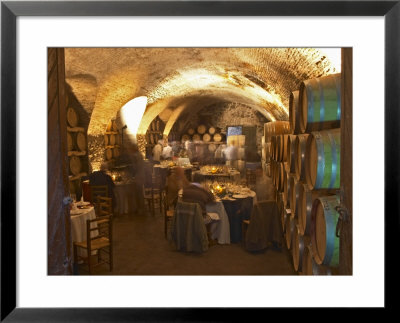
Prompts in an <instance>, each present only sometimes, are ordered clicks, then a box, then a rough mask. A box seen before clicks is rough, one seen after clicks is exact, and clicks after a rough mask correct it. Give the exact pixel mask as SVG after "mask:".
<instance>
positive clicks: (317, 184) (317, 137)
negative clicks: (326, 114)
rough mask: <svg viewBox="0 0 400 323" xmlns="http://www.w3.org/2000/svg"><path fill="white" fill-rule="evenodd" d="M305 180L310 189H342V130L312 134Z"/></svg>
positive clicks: (309, 139) (307, 149) (309, 138)
mask: <svg viewBox="0 0 400 323" xmlns="http://www.w3.org/2000/svg"><path fill="white" fill-rule="evenodd" d="M306 154H307V163H306V165H305V179H306V182H307V185H308V187H309V188H310V189H322V188H339V187H340V129H331V130H325V131H319V132H312V133H311V134H310V136H309V137H308V139H307V146H306Z"/></svg>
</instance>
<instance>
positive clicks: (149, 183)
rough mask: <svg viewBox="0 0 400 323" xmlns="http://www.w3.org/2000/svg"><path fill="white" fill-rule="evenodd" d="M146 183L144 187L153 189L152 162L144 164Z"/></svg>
mask: <svg viewBox="0 0 400 323" xmlns="http://www.w3.org/2000/svg"><path fill="white" fill-rule="evenodd" d="M143 171H144V181H143V185H144V187H146V188H150V187H153V164H152V163H150V162H144V166H143Z"/></svg>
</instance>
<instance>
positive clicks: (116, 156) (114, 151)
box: [112, 147, 120, 159]
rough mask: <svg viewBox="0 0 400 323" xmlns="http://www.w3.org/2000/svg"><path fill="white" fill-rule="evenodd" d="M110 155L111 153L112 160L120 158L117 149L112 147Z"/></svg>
mask: <svg viewBox="0 0 400 323" xmlns="http://www.w3.org/2000/svg"><path fill="white" fill-rule="evenodd" d="M112 153H113V158H115V159H117V158H118V157H119V156H120V150H119V147H114V149H113V150H112Z"/></svg>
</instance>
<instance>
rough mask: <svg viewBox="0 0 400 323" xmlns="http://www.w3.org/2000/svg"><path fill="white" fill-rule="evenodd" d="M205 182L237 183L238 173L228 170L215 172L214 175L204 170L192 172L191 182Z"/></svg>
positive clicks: (238, 179)
mask: <svg viewBox="0 0 400 323" xmlns="http://www.w3.org/2000/svg"><path fill="white" fill-rule="evenodd" d="M206 180H211V181H221V180H222V181H232V182H239V181H240V172H239V171H237V170H230V171H227V172H216V173H212V172H207V171H204V170H198V171H195V172H193V182H196V183H202V182H204V181H206Z"/></svg>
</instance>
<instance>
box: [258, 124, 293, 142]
mask: <svg viewBox="0 0 400 323" xmlns="http://www.w3.org/2000/svg"><path fill="white" fill-rule="evenodd" d="M289 133H290V123H289V121H271V122H267V123H264V137H265V141H266V142H269V140H270V138H271V137H272V136H276V135H281V134H289Z"/></svg>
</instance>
